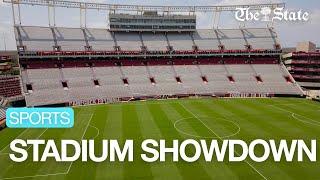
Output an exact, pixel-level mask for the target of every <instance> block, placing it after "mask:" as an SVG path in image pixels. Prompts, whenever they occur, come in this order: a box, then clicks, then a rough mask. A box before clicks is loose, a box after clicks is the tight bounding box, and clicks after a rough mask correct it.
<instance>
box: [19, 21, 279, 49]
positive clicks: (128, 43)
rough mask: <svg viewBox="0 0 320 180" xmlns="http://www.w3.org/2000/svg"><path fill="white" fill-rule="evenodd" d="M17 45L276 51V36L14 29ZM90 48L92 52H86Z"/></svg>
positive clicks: (253, 31) (256, 31)
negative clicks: (169, 47)
mask: <svg viewBox="0 0 320 180" xmlns="http://www.w3.org/2000/svg"><path fill="white" fill-rule="evenodd" d="M15 34H16V37H18V38H17V44H18V45H19V46H25V48H26V50H27V51H52V50H53V49H54V48H53V47H55V46H58V47H60V48H61V49H60V50H62V51H85V50H93V51H114V50H115V48H114V47H115V46H119V47H120V50H122V51H141V50H142V48H141V47H142V46H145V47H146V49H147V50H149V51H165V50H167V48H168V46H171V47H172V48H173V50H177V51H190V50H194V46H197V47H198V49H199V50H218V49H219V46H220V45H223V46H224V48H225V49H226V50H245V49H246V48H247V45H250V46H251V47H252V48H253V49H259V50H261V49H266V50H273V49H275V44H278V38H277V34H276V33H275V32H274V31H273V29H270V28H246V29H217V30H210V29H209V30H208V29H206V30H197V31H195V32H193V33H186V32H169V33H160V32H158V33H153V32H140V33H137V32H115V33H114V35H112V32H110V31H108V30H107V29H93V28H88V29H81V28H61V27H56V28H49V27H30V26H21V27H20V26H18V27H16V29H15ZM86 47H91V49H86Z"/></svg>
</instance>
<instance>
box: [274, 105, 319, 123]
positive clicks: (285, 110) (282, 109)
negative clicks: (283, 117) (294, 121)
mask: <svg viewBox="0 0 320 180" xmlns="http://www.w3.org/2000/svg"><path fill="white" fill-rule="evenodd" d="M269 106H271V107H273V108H276V109H279V110H281V111H284V112H287V113H290V114H291V115H292V114H295V115H298V116H301V117H303V118H305V119H308V120H310V121H313V122H315V123H320V122H319V121H316V120H314V119H311V118H308V117H306V116H303V115H301V114H297V113H295V112H292V111H289V110H287V109H284V108H281V107H278V106H275V105H269Z"/></svg>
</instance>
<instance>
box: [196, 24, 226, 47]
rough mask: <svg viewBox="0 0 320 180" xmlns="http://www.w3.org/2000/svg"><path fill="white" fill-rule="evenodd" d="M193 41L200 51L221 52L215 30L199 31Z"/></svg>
mask: <svg viewBox="0 0 320 180" xmlns="http://www.w3.org/2000/svg"><path fill="white" fill-rule="evenodd" d="M193 39H194V42H195V44H196V45H197V46H198V48H199V49H200V50H219V45H220V44H219V41H218V38H217V36H216V34H215V32H214V30H207V29H202V30H198V31H197V32H195V33H194V34H193Z"/></svg>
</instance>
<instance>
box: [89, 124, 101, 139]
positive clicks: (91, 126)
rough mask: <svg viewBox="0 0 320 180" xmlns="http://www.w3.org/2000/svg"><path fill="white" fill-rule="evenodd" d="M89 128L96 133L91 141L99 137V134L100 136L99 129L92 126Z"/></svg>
mask: <svg viewBox="0 0 320 180" xmlns="http://www.w3.org/2000/svg"><path fill="white" fill-rule="evenodd" d="M90 127H92V128H93V129H95V130H96V131H97V134H96V136H94V137H93V138H92V139H96V138H97V137H98V136H99V134H100V130H99V128H97V127H95V126H92V125H90Z"/></svg>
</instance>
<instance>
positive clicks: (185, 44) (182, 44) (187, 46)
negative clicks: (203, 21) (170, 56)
mask: <svg viewBox="0 0 320 180" xmlns="http://www.w3.org/2000/svg"><path fill="white" fill-rule="evenodd" d="M167 37H168V41H169V44H170V46H172V47H173V49H174V50H178V51H181V50H193V48H192V46H193V45H194V44H193V43H192V39H191V36H190V34H189V33H168V34H167Z"/></svg>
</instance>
